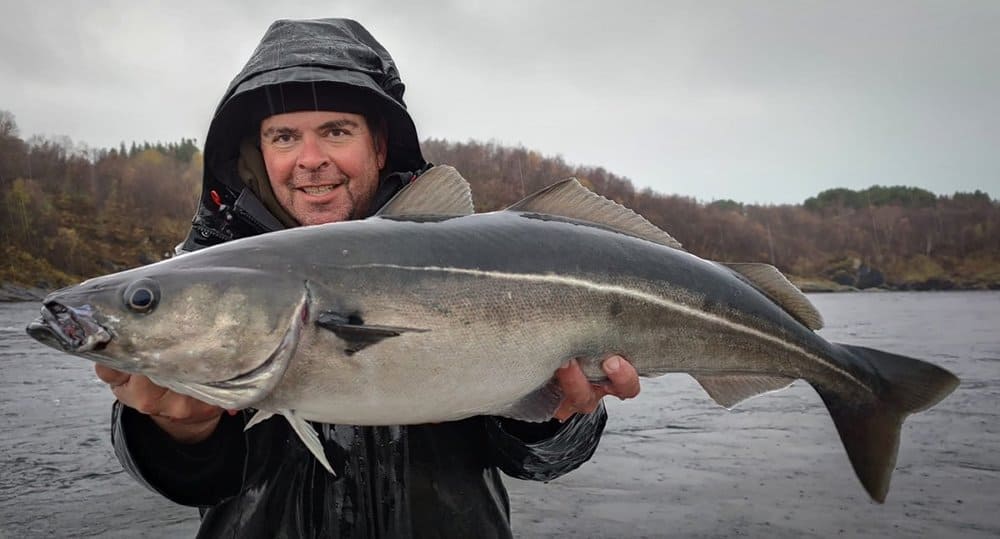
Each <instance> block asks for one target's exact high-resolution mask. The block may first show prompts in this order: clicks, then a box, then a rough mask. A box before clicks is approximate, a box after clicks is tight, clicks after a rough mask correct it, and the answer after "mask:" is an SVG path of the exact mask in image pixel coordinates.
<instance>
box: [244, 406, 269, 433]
mask: <svg viewBox="0 0 1000 539" xmlns="http://www.w3.org/2000/svg"><path fill="white" fill-rule="evenodd" d="M273 415H274V412H266V411H264V410H257V413H256V414H254V415H253V417H251V418H250V421H247V424H246V426H244V427H243V431H244V432H246V431H248V430H250V427H253V426H254V425H257V424H260V423H263V422H264V421H267V420H268V419H271V416H273Z"/></svg>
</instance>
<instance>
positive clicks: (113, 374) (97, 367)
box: [94, 363, 132, 387]
mask: <svg viewBox="0 0 1000 539" xmlns="http://www.w3.org/2000/svg"><path fill="white" fill-rule="evenodd" d="M94 372H95V373H97V377H98V378H100V379H101V381H102V382H104V383H106V384H108V385H110V386H112V387H113V386H120V385H122V384H124V383H125V382H128V379H129V378H130V377H131V376H132V375H131V374H129V373H127V372H122V371H116V370H114V369H112V368H111V367H105V366H104V365H101V364H100V363H94Z"/></svg>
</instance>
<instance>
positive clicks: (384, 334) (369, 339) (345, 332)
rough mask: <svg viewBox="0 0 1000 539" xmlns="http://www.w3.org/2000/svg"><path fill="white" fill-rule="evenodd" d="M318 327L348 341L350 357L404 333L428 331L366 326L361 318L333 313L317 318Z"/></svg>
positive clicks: (329, 312)
mask: <svg viewBox="0 0 1000 539" xmlns="http://www.w3.org/2000/svg"><path fill="white" fill-rule="evenodd" d="M316 325H317V326H319V327H321V328H323V329H328V330H330V331H332V332H333V333H334V335H336V336H338V337H340V338H341V339H343V340H344V341H346V342H347V346H346V347H345V348H344V352H346V353H347V354H348V355H351V354H353V353H355V352H358V351H360V350H363V349H365V348H367V347H369V346H371V345H373V344H375V343H378V342H380V341H382V340H383V339H388V338H390V337H399V336H400V335H402V334H404V333H413V332H416V333H422V332H425V331H428V330H426V329H419V328H407V327H400V326H380V325H375V324H365V323H364V320H362V319H361V318H360V317H359V316H356V315H344V314H341V313H337V312H333V311H325V312H323V313H320V315H319V316H318V317H317V318H316Z"/></svg>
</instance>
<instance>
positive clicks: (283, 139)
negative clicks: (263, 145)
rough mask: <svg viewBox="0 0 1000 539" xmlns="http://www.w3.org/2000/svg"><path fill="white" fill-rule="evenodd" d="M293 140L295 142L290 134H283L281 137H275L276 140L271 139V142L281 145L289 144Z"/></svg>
mask: <svg viewBox="0 0 1000 539" xmlns="http://www.w3.org/2000/svg"><path fill="white" fill-rule="evenodd" d="M292 140H294V139H293V138H292V136H291V135H289V134H287V133H285V134H281V135H275V136H274V138H273V139H271V142H277V143H279V144H288V143H289V142H291V141H292Z"/></svg>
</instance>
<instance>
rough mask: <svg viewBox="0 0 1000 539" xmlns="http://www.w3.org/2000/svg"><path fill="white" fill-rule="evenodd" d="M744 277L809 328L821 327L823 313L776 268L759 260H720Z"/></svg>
mask: <svg viewBox="0 0 1000 539" xmlns="http://www.w3.org/2000/svg"><path fill="white" fill-rule="evenodd" d="M720 264H722V265H723V266H725V267H727V268H729V269H731V270H733V271H735V272H736V273H738V274H740V275H742V276H743V277H746V279H747V280H748V281H750V282H751V283H752V284H753V285H754V286H756V287H757V288H759V289H760V290H761V291H762V292H764V295H766V296H767V297H769V298H771V301H773V302H775V303H777V304H778V305H779V306H780V307H781V308H782V309H784V310H785V312H787V313H788V314H790V315H792V316H793V317H794V318H795V319H796V320H798V321H799V322H802V323H803V324H805V326H806V327H808V328H809V329H811V330H814V331H815V330H818V329H823V315H821V314H819V311H818V310H816V307H814V306H813V304H812V302H810V301H809V298H807V297H806V295H805V294H803V293H802V291H801V290H799V287H797V286H795V285H794V284H792V282H791V281H789V280H788V278H787V277H785V275H784V274H783V273H781V271H780V270H778V268H776V267H774V266H772V265H770V264H763V263H760V262H745V263H744V262H739V263H738V262H720Z"/></svg>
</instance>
